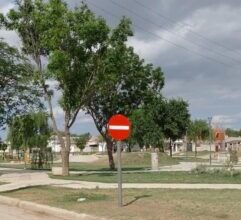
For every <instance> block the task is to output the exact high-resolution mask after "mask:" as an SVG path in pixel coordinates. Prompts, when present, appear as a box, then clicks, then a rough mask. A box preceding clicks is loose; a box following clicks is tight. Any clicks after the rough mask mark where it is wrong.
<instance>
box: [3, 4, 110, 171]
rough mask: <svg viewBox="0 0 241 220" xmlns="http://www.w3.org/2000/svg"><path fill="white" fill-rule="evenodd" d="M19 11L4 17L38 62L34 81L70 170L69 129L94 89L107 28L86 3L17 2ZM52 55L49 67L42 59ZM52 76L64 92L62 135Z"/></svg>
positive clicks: (5, 23) (63, 166)
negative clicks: (42, 95) (38, 87)
mask: <svg viewBox="0 0 241 220" xmlns="http://www.w3.org/2000/svg"><path fill="white" fill-rule="evenodd" d="M16 4H17V5H16V9H12V10H11V11H10V12H9V13H8V15H7V16H5V17H4V16H1V17H2V19H1V20H2V24H4V26H5V28H7V29H9V30H15V31H16V32H17V33H18V35H19V37H20V39H21V41H22V50H23V51H24V52H25V53H26V54H27V55H29V56H31V57H32V59H33V60H34V62H35V64H36V71H35V74H34V79H35V81H36V82H37V83H39V84H40V87H41V88H42V91H43V93H44V97H45V100H46V102H47V105H48V108H49V115H50V119H51V121H52V126H53V130H54V132H55V133H56V134H57V137H58V139H59V142H60V144H61V156H62V168H63V171H62V173H63V175H68V174H69V152H70V128H71V127H72V126H73V124H74V122H75V120H76V117H77V115H78V113H79V111H80V110H81V108H82V107H83V105H84V103H85V102H86V101H87V100H88V99H89V97H90V96H91V95H92V94H93V93H94V92H95V87H94V86H95V79H96V74H97V72H98V69H99V63H100V62H99V60H100V59H101V57H102V55H103V54H104V52H105V49H106V46H107V42H106V40H107V38H108V33H109V28H108V27H107V25H106V23H105V21H104V20H103V19H101V18H96V17H95V16H94V14H93V13H92V12H91V11H90V10H89V9H88V8H87V6H86V5H82V6H81V7H77V8H75V9H73V10H71V9H69V8H68V6H67V4H66V3H64V2H63V1H61V0H50V1H47V2H46V1H43V0H19V1H16ZM46 59H48V61H49V63H48V69H46V68H44V67H45V66H44V64H43V63H44V61H45V60H46ZM49 79H54V80H55V81H56V82H57V85H56V87H57V90H59V91H60V93H61V94H62V97H61V99H60V100H59V104H60V106H61V108H62V109H63V112H64V116H63V122H64V136H65V138H64V137H63V136H62V135H61V132H60V129H59V127H58V125H57V122H56V117H55V114H54V110H53V104H52V98H53V91H51V90H50V88H49V86H48V81H47V80H49Z"/></svg>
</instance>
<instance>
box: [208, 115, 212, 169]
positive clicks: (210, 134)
mask: <svg viewBox="0 0 241 220" xmlns="http://www.w3.org/2000/svg"><path fill="white" fill-rule="evenodd" d="M208 122H209V153H210V154H209V164H210V166H211V165H212V153H211V152H212V146H211V142H212V129H211V122H212V117H208Z"/></svg>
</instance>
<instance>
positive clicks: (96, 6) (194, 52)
mask: <svg viewBox="0 0 241 220" xmlns="http://www.w3.org/2000/svg"><path fill="white" fill-rule="evenodd" d="M88 2H89V3H90V4H91V5H93V6H94V7H95V8H97V9H99V10H101V11H103V12H105V13H107V14H109V15H110V16H112V17H114V18H116V19H117V20H120V18H119V17H118V16H116V15H115V14H113V13H111V12H109V11H108V10H106V9H103V8H101V7H99V6H98V5H96V4H94V3H93V2H92V1H90V0H89V1H88ZM133 26H134V27H136V28H138V29H140V30H142V31H144V32H146V33H148V34H150V35H152V36H154V37H156V38H159V39H161V40H163V41H166V42H167V43H169V44H171V45H173V46H175V47H178V48H181V49H183V50H185V51H187V52H190V53H193V54H196V55H198V56H200V57H202V58H203V59H206V60H208V61H210V62H211V61H214V62H216V63H219V64H222V65H224V66H228V67H230V68H232V69H235V68H234V66H233V65H230V64H227V63H224V62H222V61H219V60H217V59H215V58H213V57H209V56H205V55H203V54H201V53H198V52H196V51H194V50H191V49H189V48H187V47H184V46H182V45H179V44H176V43H174V42H172V41H170V40H168V39H165V38H163V37H161V36H159V35H157V34H155V33H153V32H150V31H147V30H145V29H144V28H142V27H141V26H139V25H136V24H133Z"/></svg>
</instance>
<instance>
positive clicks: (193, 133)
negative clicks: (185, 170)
mask: <svg viewBox="0 0 241 220" xmlns="http://www.w3.org/2000/svg"><path fill="white" fill-rule="evenodd" d="M209 134H210V128H209V125H208V123H207V121H206V120H193V121H191V122H190V124H189V126H188V132H187V135H188V139H189V140H190V141H193V142H194V143H195V156H197V147H200V144H201V141H204V140H207V139H208V138H209Z"/></svg>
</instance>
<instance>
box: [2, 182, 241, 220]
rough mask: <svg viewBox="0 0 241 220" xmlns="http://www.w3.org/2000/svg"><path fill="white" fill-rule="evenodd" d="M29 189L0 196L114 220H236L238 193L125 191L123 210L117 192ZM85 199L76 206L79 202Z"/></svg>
mask: <svg viewBox="0 0 241 220" xmlns="http://www.w3.org/2000/svg"><path fill="white" fill-rule="evenodd" d="M59 192H60V190H59V188H55V187H38V188H28V189H24V190H20V191H14V192H8V193H2V195H5V196H9V197H15V198H20V199H23V200H28V201H33V202H36V203H40V204H47V205H50V206H54V207H59V208H64V209H68V210H72V211H75V212H80V213H87V214H91V215H96V216H101V217H107V218H109V219H113V220H166V219H172V220H220V219H226V220H238V219H240V207H241V190H240V191H239V190H166V189H165V190H164V189H155V190H154V189H128V190H124V191H123V195H124V207H122V208H118V207H117V198H116V194H117V193H116V190H100V189H99V190H74V189H65V188H61V193H59ZM83 197H84V198H86V201H85V202H81V203H78V202H77V199H78V198H83Z"/></svg>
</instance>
